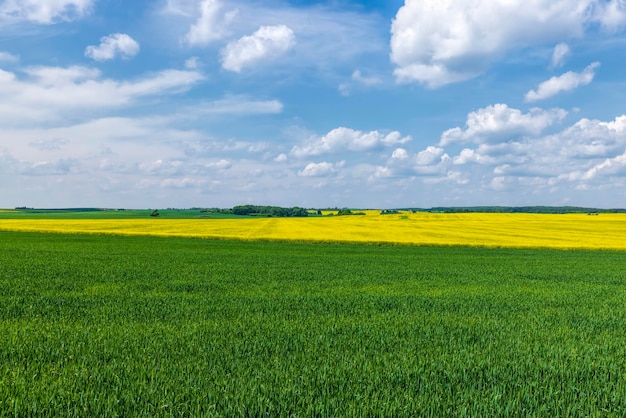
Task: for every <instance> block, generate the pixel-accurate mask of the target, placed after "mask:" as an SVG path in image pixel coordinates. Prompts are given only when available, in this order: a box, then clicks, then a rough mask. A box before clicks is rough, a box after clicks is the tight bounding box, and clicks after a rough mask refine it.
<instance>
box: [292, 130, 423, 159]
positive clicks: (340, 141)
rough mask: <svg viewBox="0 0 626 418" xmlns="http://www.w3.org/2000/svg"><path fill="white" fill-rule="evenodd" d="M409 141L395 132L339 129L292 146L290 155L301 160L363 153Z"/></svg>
mask: <svg viewBox="0 0 626 418" xmlns="http://www.w3.org/2000/svg"><path fill="white" fill-rule="evenodd" d="M410 140H411V137H410V136H404V137H403V136H402V135H401V134H400V133H399V132H397V131H393V132H390V133H388V134H383V133H381V132H379V131H371V132H362V131H357V130H354V129H350V128H344V127H341V128H336V129H333V130H332V131H330V132H329V133H328V134H326V135H325V136H323V137H321V138H315V139H314V140H312V141H310V142H309V143H307V144H305V145H303V146H298V145H296V146H294V147H293V148H292V149H291V154H292V155H293V156H295V157H298V158H302V157H309V156H317V155H322V154H331V153H335V152H339V151H352V152H364V151H372V150H376V149H380V148H384V147H391V146H395V145H402V144H406V143H407V142H409V141H410Z"/></svg>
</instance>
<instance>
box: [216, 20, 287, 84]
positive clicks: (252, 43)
mask: <svg viewBox="0 0 626 418" xmlns="http://www.w3.org/2000/svg"><path fill="white" fill-rule="evenodd" d="M295 44H296V37H295V35H294V33H293V31H292V30H291V29H289V28H288V27H287V26H285V25H278V26H261V27H260V28H259V29H258V30H257V31H256V32H254V33H253V34H252V35H249V36H244V37H242V38H240V39H238V40H236V41H233V42H230V43H228V45H226V47H224V49H222V52H221V55H222V67H223V68H224V69H226V70H229V71H234V72H237V73H238V72H241V70H242V69H243V67H249V66H251V65H254V64H257V63H258V62H261V61H265V60H270V59H275V58H278V57H279V56H281V55H283V54H285V53H287V52H288V51H289V50H290V49H292V48H293V47H294V46H295Z"/></svg>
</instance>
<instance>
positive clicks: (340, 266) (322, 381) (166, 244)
mask: <svg viewBox="0 0 626 418" xmlns="http://www.w3.org/2000/svg"><path fill="white" fill-rule="evenodd" d="M625 270H626V253H624V252H609V251H557V250H519V249H518V250H514V249H485V248H464V247H445V248H444V247H404V246H375V245H348V244H341V245H332V244H301V243H298V244H294V243H272V242H261V243H254V242H238V241H223V240H220V241H213V240H200V239H178V238H150V237H118V236H96V235H56V234H34V233H12V232H1V233H0V416H52V415H54V416H59V415H62V416H83V417H84V416H124V417H129V416H228V417H230V416H301V417H307V416H436V417H441V416H455V417H458V416H520V417H528V416H546V417H553V416H576V417H578V416H621V415H623V413H624V411H625V410H626V275H625V274H624V272H625Z"/></svg>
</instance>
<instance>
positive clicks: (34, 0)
mask: <svg viewBox="0 0 626 418" xmlns="http://www.w3.org/2000/svg"><path fill="white" fill-rule="evenodd" d="M95 1H96V0H2V1H0V22H1V21H8V22H12V21H13V22H20V21H29V22H33V23H39V24H52V23H55V22H58V21H71V20H76V19H79V18H81V17H83V16H85V15H87V14H88V13H90V12H91V10H92V8H93V5H94V4H95Z"/></svg>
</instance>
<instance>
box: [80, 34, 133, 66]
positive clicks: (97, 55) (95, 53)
mask: <svg viewBox="0 0 626 418" xmlns="http://www.w3.org/2000/svg"><path fill="white" fill-rule="evenodd" d="M139 49H140V47H139V43H138V42H137V41H135V40H134V39H133V38H131V37H130V36H128V35H126V34H124V33H114V34H111V35H109V36H103V37H102V38H100V45H98V46H94V45H90V46H88V47H87V48H86V49H85V56H87V57H89V58H91V59H94V60H96V61H107V60H112V59H114V58H115V57H117V56H120V57H122V58H124V59H127V58H130V57H134V56H135V55H137V54H138V53H139Z"/></svg>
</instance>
